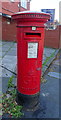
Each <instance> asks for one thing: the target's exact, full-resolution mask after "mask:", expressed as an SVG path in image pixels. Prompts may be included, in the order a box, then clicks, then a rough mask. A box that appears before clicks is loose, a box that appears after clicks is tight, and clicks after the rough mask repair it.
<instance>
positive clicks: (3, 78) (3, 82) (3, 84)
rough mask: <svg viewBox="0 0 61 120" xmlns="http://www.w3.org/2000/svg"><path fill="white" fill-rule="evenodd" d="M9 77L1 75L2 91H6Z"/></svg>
mask: <svg viewBox="0 0 61 120" xmlns="http://www.w3.org/2000/svg"><path fill="white" fill-rule="evenodd" d="M9 79H10V77H2V92H3V93H6V91H7V87H8V81H9ZM0 87H1V86H0Z"/></svg>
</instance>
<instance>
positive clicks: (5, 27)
mask: <svg viewBox="0 0 61 120" xmlns="http://www.w3.org/2000/svg"><path fill="white" fill-rule="evenodd" d="M8 22H10V24H8ZM2 40H6V41H16V23H15V22H14V21H11V20H10V19H8V18H5V17H2Z"/></svg>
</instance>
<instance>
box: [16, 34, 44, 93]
mask: <svg viewBox="0 0 61 120" xmlns="http://www.w3.org/2000/svg"><path fill="white" fill-rule="evenodd" d="M21 35H22V36H24V33H22V34H21ZM18 45H19V46H20V47H19V48H18V56H19V57H18V66H19V67H18V79H19V78H20V81H18V90H19V91H21V93H24V94H28V95H29V94H30V95H31V94H35V93H37V92H39V91H40V75H41V69H42V53H43V40H41V39H37V38H36V37H35V36H34V37H28V38H26V39H24V38H23V37H22V40H20V39H19V40H18ZM19 61H20V62H19ZM20 86H21V87H20Z"/></svg>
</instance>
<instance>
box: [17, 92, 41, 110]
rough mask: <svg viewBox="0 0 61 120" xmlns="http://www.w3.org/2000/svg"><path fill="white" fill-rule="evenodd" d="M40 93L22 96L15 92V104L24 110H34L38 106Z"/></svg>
mask: <svg viewBox="0 0 61 120" xmlns="http://www.w3.org/2000/svg"><path fill="white" fill-rule="evenodd" d="M39 96H40V93H39V92H38V93H37V94H34V95H24V94H21V93H20V92H19V91H17V96H16V102H17V103H18V105H22V106H23V107H24V108H26V109H30V110H31V109H34V108H36V106H38V103H39Z"/></svg>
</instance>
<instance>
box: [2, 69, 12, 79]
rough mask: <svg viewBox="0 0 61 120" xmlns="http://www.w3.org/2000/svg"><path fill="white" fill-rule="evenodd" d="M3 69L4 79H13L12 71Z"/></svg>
mask: <svg viewBox="0 0 61 120" xmlns="http://www.w3.org/2000/svg"><path fill="white" fill-rule="evenodd" d="M1 69H2V77H6V78H7V77H11V76H12V75H13V73H11V72H10V71H8V70H7V69H5V68H1Z"/></svg>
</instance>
